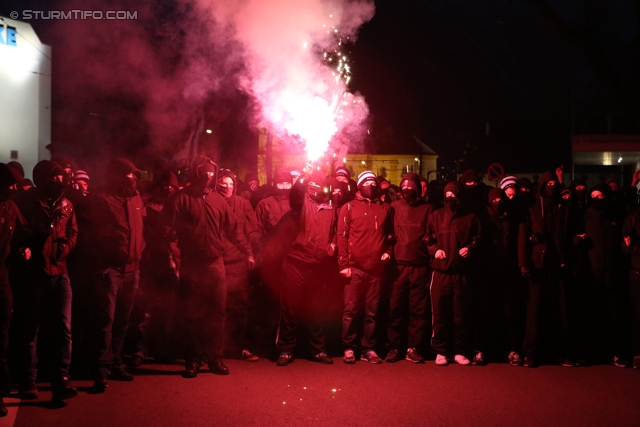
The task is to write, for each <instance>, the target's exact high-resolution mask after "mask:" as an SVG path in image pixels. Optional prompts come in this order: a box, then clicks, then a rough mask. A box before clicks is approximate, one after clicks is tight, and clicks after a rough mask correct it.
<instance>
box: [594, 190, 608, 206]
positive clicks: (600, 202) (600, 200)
mask: <svg viewBox="0 0 640 427" xmlns="http://www.w3.org/2000/svg"><path fill="white" fill-rule="evenodd" d="M606 203H607V202H606V200H605V198H604V194H602V192H600V191H592V192H591V206H592V207H593V209H595V210H597V211H601V210H603V209H605V208H606Z"/></svg>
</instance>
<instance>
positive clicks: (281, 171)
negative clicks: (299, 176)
mask: <svg viewBox="0 0 640 427" xmlns="http://www.w3.org/2000/svg"><path fill="white" fill-rule="evenodd" d="M292 181H293V179H292V178H291V172H290V170H289V168H278V169H276V173H275V174H274V175H273V183H274V184H275V185H274V186H275V190H276V197H277V198H279V199H288V198H289V193H291V189H290V188H278V184H282V183H285V182H288V183H289V184H292Z"/></svg>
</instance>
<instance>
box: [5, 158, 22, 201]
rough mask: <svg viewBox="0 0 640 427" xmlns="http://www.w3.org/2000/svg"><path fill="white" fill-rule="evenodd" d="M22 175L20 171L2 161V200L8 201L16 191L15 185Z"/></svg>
mask: <svg viewBox="0 0 640 427" xmlns="http://www.w3.org/2000/svg"><path fill="white" fill-rule="evenodd" d="M21 179H22V177H21V176H20V174H19V172H18V171H17V170H15V169H14V168H12V167H11V166H9V165H6V164H4V163H0V202H6V201H7V200H9V199H11V198H12V197H13V195H14V194H15V193H16V189H15V188H13V189H12V188H10V187H13V186H15V185H16V184H17V183H18V182H19V181H20V180H21Z"/></svg>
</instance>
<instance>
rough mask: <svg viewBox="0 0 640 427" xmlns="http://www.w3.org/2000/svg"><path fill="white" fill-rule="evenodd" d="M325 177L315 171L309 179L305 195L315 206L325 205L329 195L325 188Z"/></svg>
mask: <svg viewBox="0 0 640 427" xmlns="http://www.w3.org/2000/svg"><path fill="white" fill-rule="evenodd" d="M327 181H328V180H327V176H326V175H325V174H323V173H321V172H318V171H315V172H313V173H312V174H311V176H310V177H309V185H308V187H307V194H308V195H309V197H310V198H311V200H313V201H314V202H316V203H317V204H322V203H327V202H329V199H330V197H331V195H330V194H329V190H328V188H327Z"/></svg>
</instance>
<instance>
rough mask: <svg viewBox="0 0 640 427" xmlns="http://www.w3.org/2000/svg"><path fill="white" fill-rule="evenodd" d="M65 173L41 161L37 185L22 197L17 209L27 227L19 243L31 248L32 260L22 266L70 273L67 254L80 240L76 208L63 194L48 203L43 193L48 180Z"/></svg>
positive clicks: (53, 273) (35, 172) (36, 172)
mask: <svg viewBox="0 0 640 427" xmlns="http://www.w3.org/2000/svg"><path fill="white" fill-rule="evenodd" d="M63 173H64V171H63V170H62V168H60V166H58V165H57V164H55V163H53V162H50V161H48V160H43V161H41V162H39V163H38V164H37V165H36V166H35V167H34V169H33V180H34V181H35V184H36V187H32V188H30V189H29V190H27V192H26V193H25V194H24V197H21V198H20V199H19V202H18V208H19V209H20V212H21V213H22V216H23V217H24V219H25V220H26V224H27V229H28V230H27V232H26V233H25V235H24V238H23V239H20V241H19V242H17V244H18V246H19V247H28V248H29V249H30V250H31V254H32V255H31V259H30V260H29V261H25V262H20V264H19V265H20V267H21V268H27V269H29V270H32V269H33V270H37V271H43V272H44V273H45V274H47V275H50V276H57V275H60V274H67V262H66V261H67V256H68V255H69V252H71V251H72V250H73V248H74V247H75V246H76V242H77V239H78V225H77V224H76V215H75V211H74V208H73V205H72V204H71V202H70V201H69V200H68V199H67V198H65V197H64V196H61V197H59V198H58V199H57V200H55V201H52V202H51V203H48V202H47V200H46V198H45V195H44V192H43V188H44V187H45V183H46V182H47V180H49V179H50V178H51V177H53V176H57V175H62V174H63Z"/></svg>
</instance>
